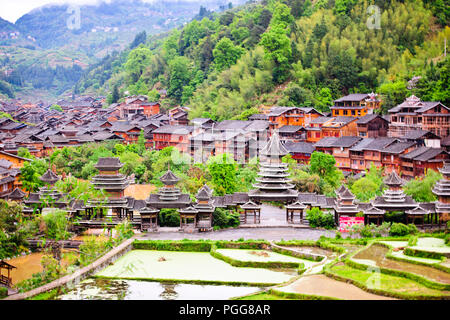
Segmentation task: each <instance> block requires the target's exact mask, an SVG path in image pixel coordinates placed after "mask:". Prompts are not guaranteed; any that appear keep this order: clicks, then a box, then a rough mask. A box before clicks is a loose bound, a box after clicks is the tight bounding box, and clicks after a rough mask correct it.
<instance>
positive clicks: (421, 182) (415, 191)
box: [403, 169, 442, 202]
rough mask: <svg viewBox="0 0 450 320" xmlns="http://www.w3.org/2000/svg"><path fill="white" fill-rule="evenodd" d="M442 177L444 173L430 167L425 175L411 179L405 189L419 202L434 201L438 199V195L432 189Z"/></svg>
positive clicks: (406, 192)
mask: <svg viewBox="0 0 450 320" xmlns="http://www.w3.org/2000/svg"><path fill="white" fill-rule="evenodd" d="M440 179H442V174H441V173H439V172H437V171H434V170H431V169H430V170H427V171H426V172H425V175H424V176H422V177H415V178H414V180H410V181H409V182H408V183H407V184H406V185H405V186H404V187H403V190H404V191H405V194H407V195H410V196H411V197H412V198H413V199H414V200H415V201H417V202H433V201H436V200H437V197H436V195H435V194H434V193H433V191H432V189H433V186H434V185H435V183H436V182H437V181H438V180H440Z"/></svg>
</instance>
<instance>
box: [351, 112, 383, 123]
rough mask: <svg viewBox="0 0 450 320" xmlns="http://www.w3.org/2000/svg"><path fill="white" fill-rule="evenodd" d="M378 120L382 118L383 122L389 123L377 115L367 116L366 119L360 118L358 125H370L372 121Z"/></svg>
mask: <svg viewBox="0 0 450 320" xmlns="http://www.w3.org/2000/svg"><path fill="white" fill-rule="evenodd" d="M376 118H380V119H382V120H383V121H386V122H388V121H387V120H386V119H384V118H383V117H380V116H379V115H377V114H366V115H365V116H364V117H361V118H359V119H358V121H356V123H357V124H367V123H369V122H370V121H372V120H374V119H376Z"/></svg>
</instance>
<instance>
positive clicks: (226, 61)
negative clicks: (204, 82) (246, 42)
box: [213, 37, 244, 71]
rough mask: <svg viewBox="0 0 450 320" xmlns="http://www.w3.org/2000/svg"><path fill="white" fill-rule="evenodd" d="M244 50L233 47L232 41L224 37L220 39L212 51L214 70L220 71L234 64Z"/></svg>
mask: <svg viewBox="0 0 450 320" xmlns="http://www.w3.org/2000/svg"><path fill="white" fill-rule="evenodd" d="M243 51H244V49H242V48H241V47H239V46H235V45H234V44H233V41H231V40H230V39H228V38H227V37H224V38H222V39H220V41H219V42H218V43H217V45H216V47H215V48H214V50H213V56H214V64H215V66H216V69H217V70H219V71H222V70H224V69H227V68H229V67H230V66H231V65H233V64H235V63H236V61H237V59H239V57H240V56H241V54H242V53H243Z"/></svg>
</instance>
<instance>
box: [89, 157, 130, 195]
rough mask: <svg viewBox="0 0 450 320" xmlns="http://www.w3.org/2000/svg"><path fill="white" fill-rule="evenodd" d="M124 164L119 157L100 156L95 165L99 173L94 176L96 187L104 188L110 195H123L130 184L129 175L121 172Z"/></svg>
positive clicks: (93, 181) (93, 182) (93, 180)
mask: <svg viewBox="0 0 450 320" xmlns="http://www.w3.org/2000/svg"><path fill="white" fill-rule="evenodd" d="M122 166H123V164H122V163H121V162H120V160H119V158H99V159H98V162H97V164H96V165H95V167H96V168H97V169H98V171H99V174H97V175H96V176H94V177H93V178H92V181H91V182H92V184H93V185H94V188H95V189H98V190H100V189H104V190H105V191H106V192H108V193H109V194H110V196H117V197H123V195H124V191H125V189H126V188H127V187H128V185H129V180H128V178H127V176H125V175H124V174H122V173H119V169H120V168H122Z"/></svg>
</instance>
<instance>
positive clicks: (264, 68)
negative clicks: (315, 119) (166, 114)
mask: <svg viewBox="0 0 450 320" xmlns="http://www.w3.org/2000/svg"><path fill="white" fill-rule="evenodd" d="M372 4H374V3H373V2H372V1H371V2H369V1H355V0H335V1H332V0H330V1H327V0H318V1H313V2H311V1H309V0H284V1H282V0H267V1H261V2H258V3H247V5H245V6H240V7H237V8H234V9H231V10H227V11H226V12H224V13H221V14H210V15H208V16H207V17H205V18H203V19H202V17H201V15H200V16H199V17H197V20H194V21H192V22H191V23H189V24H187V25H185V26H184V27H183V28H179V29H176V30H173V31H171V32H170V33H169V34H168V35H167V36H166V37H161V36H160V37H151V38H149V39H148V40H147V42H146V43H145V45H141V46H139V47H138V48H135V49H134V50H131V51H130V52H126V53H122V54H121V55H120V54H118V55H117V56H116V57H114V58H111V59H109V60H107V61H105V64H101V65H99V66H97V68H95V69H93V70H91V73H90V75H94V74H97V75H98V74H99V73H101V74H103V75H106V77H103V78H101V79H98V81H95V83H89V81H90V80H89V79H90V78H91V77H89V76H87V77H85V80H83V81H81V82H80V83H79V84H78V86H77V89H78V90H80V91H81V92H83V91H85V90H88V91H91V92H92V89H93V88H94V87H99V89H98V90H97V92H103V93H106V92H108V91H111V90H112V88H113V87H115V86H117V87H119V88H120V91H121V92H122V94H123V93H124V92H126V91H128V93H130V94H138V93H139V94H149V95H150V96H151V97H157V95H156V91H155V90H154V89H167V94H168V98H169V99H166V100H164V103H165V105H166V106H172V105H177V104H183V105H189V106H190V107H191V110H192V112H191V115H190V116H191V117H200V116H207V117H212V118H213V119H216V120H221V119H230V118H233V117H234V118H245V117H247V116H248V115H249V114H251V113H254V112H256V111H257V107H259V106H261V105H273V104H278V105H295V106H314V107H316V108H318V109H319V110H322V111H326V110H327V108H328V107H329V106H330V104H331V102H332V100H333V99H335V98H337V97H339V96H341V95H343V94H347V93H350V92H370V91H375V92H379V93H382V94H383V95H384V100H385V104H384V105H385V109H386V108H389V107H391V106H392V105H395V104H396V103H398V102H400V101H402V100H403V99H404V97H405V96H407V95H409V94H411V93H415V94H417V95H418V96H419V97H421V98H423V99H428V100H441V101H443V102H444V103H446V104H449V101H448V99H449V98H448V97H449V94H448V88H447V85H446V83H448V74H449V71H448V70H449V69H448V59H447V60H445V59H444V55H443V53H444V38H445V37H446V38H447V39H448V36H449V34H450V30H449V27H448V21H449V9H448V6H445V5H444V3H443V1H441V0H435V1H424V2H422V1H408V0H406V1H387V0H386V1H375V5H376V6H377V8H379V13H380V19H379V21H377V20H374V17H375V16H374V15H375V14H376V11H373V10H371V9H370V8H369V6H370V5H372ZM377 25H379V28H377ZM413 77H418V78H415V79H413V81H412V82H409V83H408V81H410V80H411V79H412V78H413ZM106 78H107V79H106ZM111 102H112V101H111Z"/></svg>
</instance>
